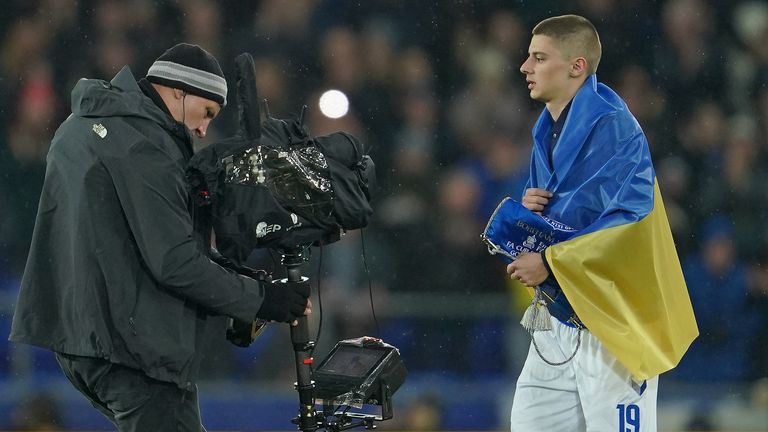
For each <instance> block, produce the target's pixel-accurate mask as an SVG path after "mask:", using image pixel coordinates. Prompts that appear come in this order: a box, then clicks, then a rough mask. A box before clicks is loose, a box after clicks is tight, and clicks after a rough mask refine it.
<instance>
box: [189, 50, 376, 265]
mask: <svg viewBox="0 0 768 432" xmlns="http://www.w3.org/2000/svg"><path fill="white" fill-rule="evenodd" d="M235 62H236V66H237V105H238V110H239V117H240V127H239V131H238V132H237V134H235V135H234V136H233V137H231V138H228V139H225V140H223V141H221V142H217V143H214V144H211V145H209V146H208V147H206V148H204V149H202V150H201V151H199V152H197V153H196V154H195V155H194V156H193V157H192V159H191V160H190V162H189V165H188V167H187V180H188V182H189V186H190V188H191V194H192V197H193V199H194V204H195V206H194V207H195V210H194V211H195V212H196V215H197V217H198V218H200V219H203V220H205V221H207V223H208V224H209V225H212V227H213V230H214V232H215V235H216V245H217V249H218V251H219V252H220V253H221V254H222V255H224V256H226V257H227V258H229V259H231V260H234V261H236V262H239V263H242V262H243V261H244V260H245V259H246V258H247V257H248V255H250V253H251V252H252V251H253V249H255V248H262V247H268V248H294V247H298V246H307V245H310V244H318V243H320V244H327V243H331V242H333V241H336V240H338V239H339V237H340V233H341V230H342V229H358V228H362V227H365V226H366V225H367V224H368V220H369V219H370V216H371V215H372V214H373V210H372V208H371V206H370V203H369V201H370V199H371V190H372V189H373V187H374V185H375V169H374V164H373V161H372V160H371V158H370V157H369V156H368V155H366V154H364V153H363V151H362V145H361V144H360V142H359V141H358V140H357V138H355V137H353V136H351V135H349V134H346V133H343V132H337V133H333V134H330V135H327V136H323V137H317V138H314V137H311V136H310V135H309V132H308V130H307V128H306V127H305V126H304V124H303V121H302V119H303V117H304V113H303V112H302V114H301V115H300V116H299V119H298V120H294V119H285V120H284V119H276V118H273V117H271V116H270V115H269V113H268V112H267V113H266V120H264V121H263V122H262V121H261V113H260V110H259V100H258V94H257V93H258V92H257V89H256V79H255V75H256V72H255V66H254V61H253V58H252V57H251V56H250V54H248V53H243V54H240V55H238V56H237V57H236V58H235Z"/></svg>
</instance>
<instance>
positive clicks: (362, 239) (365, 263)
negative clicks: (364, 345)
mask: <svg viewBox="0 0 768 432" xmlns="http://www.w3.org/2000/svg"><path fill="white" fill-rule="evenodd" d="M360 243H361V245H362V248H363V268H365V275H366V276H367V277H368V296H369V297H370V299H371V314H373V323H374V324H376V337H380V336H381V328H380V327H379V320H378V319H377V318H376V309H375V308H374V307H373V284H372V283H371V271H370V270H369V269H368V258H366V256H365V237H364V236H363V229H362V228H361V229H360Z"/></svg>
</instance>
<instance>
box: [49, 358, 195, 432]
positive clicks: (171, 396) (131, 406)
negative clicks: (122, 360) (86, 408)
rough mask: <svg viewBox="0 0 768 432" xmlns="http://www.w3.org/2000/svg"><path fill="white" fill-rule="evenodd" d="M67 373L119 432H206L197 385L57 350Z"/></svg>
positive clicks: (61, 364) (60, 363) (76, 386)
mask: <svg viewBox="0 0 768 432" xmlns="http://www.w3.org/2000/svg"><path fill="white" fill-rule="evenodd" d="M56 360H57V361H58V362H59V365H60V366H61V369H62V370H63V371H64V375H66V376H67V378H68V379H69V380H70V381H71V382H72V384H73V385H74V386H75V388H77V390H78V391H80V393H82V394H83V395H85V397H86V398H88V400H89V401H91V403H92V404H93V406H94V407H95V408H96V409H97V410H99V411H100V412H101V413H102V414H104V416H106V417H107V418H108V419H109V420H110V421H111V422H112V423H114V424H115V426H117V429H118V431H120V432H146V431H157V432H166V431H168V432H187V431H194V432H205V428H204V427H203V426H202V424H201V423H200V407H199V405H198V401H197V389H196V388H195V390H193V391H188V390H183V389H180V388H179V387H178V386H176V384H173V383H168V382H164V381H158V380H156V379H152V378H149V377H148V376H147V375H146V374H144V372H143V371H140V370H136V369H131V368H128V367H125V366H121V365H118V364H114V363H111V362H109V361H108V360H104V359H98V358H92V357H80V356H73V355H69V354H61V353H56Z"/></svg>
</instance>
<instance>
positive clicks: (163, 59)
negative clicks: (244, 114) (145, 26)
mask: <svg viewBox="0 0 768 432" xmlns="http://www.w3.org/2000/svg"><path fill="white" fill-rule="evenodd" d="M147 80H149V81H150V82H152V83H155V84H160V85H164V86H167V87H171V88H177V89H180V90H185V91H187V92H188V93H191V94H193V95H197V96H200V97H204V98H206V99H209V100H212V101H214V102H218V103H219V105H221V106H222V107H223V106H224V105H226V104H227V80H226V79H225V78H224V72H222V71H221V66H219V62H218V61H216V58H215V57H213V56H212V55H211V54H210V53H209V52H208V51H206V50H204V49H202V48H200V47H199V46H197V45H190V44H187V43H180V44H178V45H176V46H173V47H171V48H169V49H168V50H167V51H166V52H164V53H163V55H161V56H160V57H158V58H157V60H155V62H154V63H152V66H150V67H149V70H148V71H147Z"/></svg>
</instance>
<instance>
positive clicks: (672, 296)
mask: <svg viewBox="0 0 768 432" xmlns="http://www.w3.org/2000/svg"><path fill="white" fill-rule="evenodd" d="M551 127H552V118H551V117H550V116H549V114H548V113H547V112H546V111H545V112H543V113H542V115H541V116H540V117H539V120H538V121H537V123H536V126H535V127H534V133H533V135H534V149H533V154H532V159H531V178H530V179H529V184H528V187H539V188H543V189H546V190H549V191H551V192H553V193H554V196H553V198H552V199H551V200H550V203H549V204H548V206H547V208H546V209H545V214H546V216H548V217H550V218H552V219H555V220H558V221H560V222H562V223H564V224H566V225H569V226H571V227H573V228H576V229H577V230H579V233H578V234H577V235H576V236H574V237H572V238H571V239H569V240H567V241H564V242H561V243H558V244H555V245H552V246H550V247H549V248H547V250H546V257H547V261H548V262H549V264H550V267H551V269H552V272H553V273H554V276H555V278H556V279H557V281H558V283H559V284H560V286H561V288H562V290H563V292H564V293H565V296H566V298H567V299H568V301H569V302H570V304H571V306H572V307H573V309H574V311H575V312H576V314H577V315H578V316H579V318H580V319H581V320H582V321H583V322H584V324H585V325H586V326H587V327H588V328H589V331H591V332H592V334H594V335H595V337H597V338H598V339H599V340H600V341H601V342H602V343H603V345H604V346H605V347H606V349H608V351H610V352H611V353H612V354H613V355H615V356H616V358H617V359H618V360H619V361H620V362H621V363H622V364H623V365H624V366H625V367H626V368H627V369H628V370H629V371H630V372H631V373H632V374H633V376H634V378H635V379H637V380H644V379H648V378H651V377H653V376H656V375H658V374H660V373H662V372H665V371H668V370H670V369H672V368H674V367H675V366H676V365H677V363H678V362H679V361H680V359H681V358H682V356H683V354H685V352H686V350H687V349H688V347H689V346H690V344H691V342H693V340H694V339H695V338H696V336H698V328H697V326H696V319H695V317H694V315H693V308H692V307H691V302H690V299H689V297H688V290H687V288H686V285H685V281H684V279H683V273H682V270H681V268H680V262H679V260H678V256H677V251H676V250H675V245H674V241H673V239H672V234H671V231H670V228H669V222H668V221H667V216H666V213H665V210H664V203H663V201H662V198H661V193H660V192H659V187H658V185H657V183H656V175H655V172H654V169H653V165H652V162H651V157H650V152H649V149H648V142H647V140H646V138H645V135H644V134H643V132H642V129H641V128H640V125H639V124H638V123H637V121H636V120H635V118H634V117H633V116H632V114H631V113H630V112H629V110H628V108H627V106H626V104H625V103H624V101H623V100H622V99H621V98H620V97H619V96H618V95H617V94H616V93H614V92H613V91H612V90H611V89H610V88H608V87H607V86H605V85H603V84H600V83H598V82H597V78H596V76H595V75H592V76H590V77H589V78H588V79H587V81H586V82H585V83H584V85H583V86H582V88H581V89H580V90H579V92H578V93H577V94H576V96H575V97H574V99H573V101H572V103H571V108H570V111H569V113H568V117H567V118H566V123H565V125H564V130H563V133H562V138H561V139H560V141H559V142H558V143H557V145H556V146H555V148H554V151H553V152H552V156H551V158H550V156H549V155H550V153H549V148H548V145H549V144H548V143H549V139H548V137H549V134H550V130H551Z"/></svg>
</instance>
